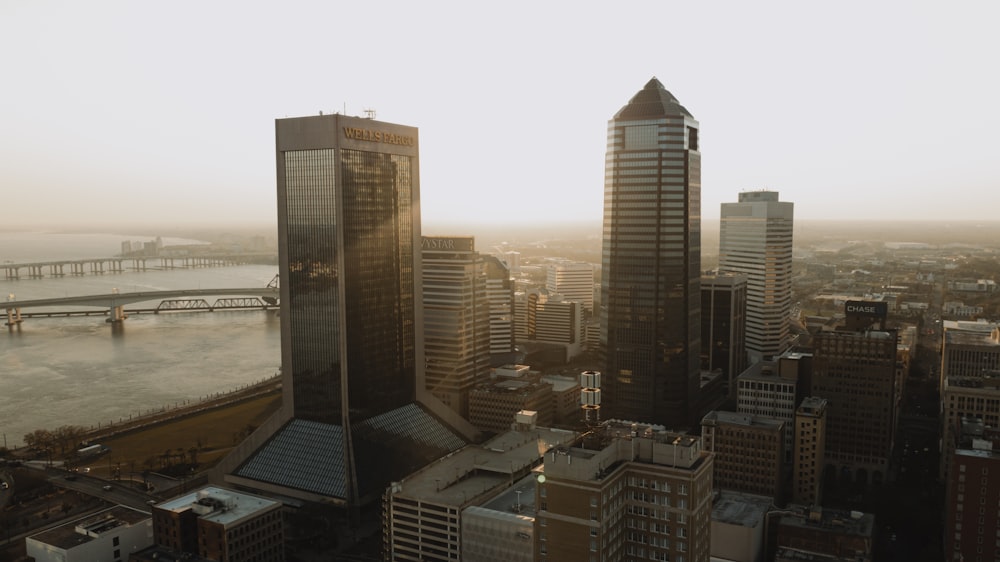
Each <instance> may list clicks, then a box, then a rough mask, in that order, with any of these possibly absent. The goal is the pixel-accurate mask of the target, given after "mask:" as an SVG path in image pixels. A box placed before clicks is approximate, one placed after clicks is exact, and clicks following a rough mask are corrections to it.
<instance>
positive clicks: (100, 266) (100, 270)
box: [90, 261, 104, 275]
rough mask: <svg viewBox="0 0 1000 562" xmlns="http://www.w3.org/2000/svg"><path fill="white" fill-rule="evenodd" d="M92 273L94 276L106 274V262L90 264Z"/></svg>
mask: <svg viewBox="0 0 1000 562" xmlns="http://www.w3.org/2000/svg"><path fill="white" fill-rule="evenodd" d="M90 272H91V273H93V274H94V275H103V274H104V262H102V261H92V262H90Z"/></svg>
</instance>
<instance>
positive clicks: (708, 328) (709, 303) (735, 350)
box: [701, 273, 747, 398]
mask: <svg viewBox="0 0 1000 562" xmlns="http://www.w3.org/2000/svg"><path fill="white" fill-rule="evenodd" d="M746 311H747V280H746V277H745V276H743V275H739V274H734V273H713V274H708V275H703V276H702V277H701V369H702V370H703V371H715V370H716V369H718V370H720V371H722V375H723V376H724V377H725V380H726V394H727V395H728V396H729V397H730V398H736V377H737V376H739V374H740V373H742V372H743V371H744V370H745V369H746V366H747V350H746V344H745V341H746V334H745V330H746Z"/></svg>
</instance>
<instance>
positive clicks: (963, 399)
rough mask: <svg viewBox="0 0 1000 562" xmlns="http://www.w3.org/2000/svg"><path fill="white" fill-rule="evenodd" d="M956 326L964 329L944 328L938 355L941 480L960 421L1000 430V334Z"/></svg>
mask: <svg viewBox="0 0 1000 562" xmlns="http://www.w3.org/2000/svg"><path fill="white" fill-rule="evenodd" d="M949 324H950V323H949ZM970 324H971V325H970ZM956 325H961V326H963V327H952V326H950V325H946V328H945V331H944V342H943V347H942V351H941V356H942V359H941V407H942V412H941V424H942V427H941V440H942V449H941V465H940V477H941V479H942V480H946V479H947V477H948V467H949V466H951V456H952V453H953V452H954V450H955V448H956V446H957V443H958V441H959V436H960V434H961V430H962V422H963V421H965V420H979V421H981V422H982V423H983V424H985V425H987V426H990V427H1000V330H998V329H996V328H992V329H989V330H988V331H987V330H986V328H987V327H989V326H990V325H988V324H977V323H970V322H963V323H958V324H956ZM977 328H978V329H977Z"/></svg>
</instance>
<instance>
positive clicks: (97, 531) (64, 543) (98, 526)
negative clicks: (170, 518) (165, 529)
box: [29, 505, 152, 550]
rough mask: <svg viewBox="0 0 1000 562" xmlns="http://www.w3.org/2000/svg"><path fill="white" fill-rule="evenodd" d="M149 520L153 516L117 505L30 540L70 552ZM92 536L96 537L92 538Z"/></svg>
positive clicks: (54, 528) (42, 533)
mask: <svg viewBox="0 0 1000 562" xmlns="http://www.w3.org/2000/svg"><path fill="white" fill-rule="evenodd" d="M149 520H152V516H151V515H150V514H148V513H145V512H143V511H139V510H137V509H132V508H131V507H127V506H124V505H116V506H114V507H111V508H108V509H106V510H104V511H101V512H98V513H96V514H93V515H90V516H88V517H84V518H81V519H77V520H75V521H72V522H70V523H66V524H65V525H60V526H58V527H53V528H52V529H49V530H47V531H42V532H41V533H38V534H37V535H32V536H30V537H29V538H30V539H32V540H35V541H38V542H40V543H44V544H47V545H51V546H54V547H56V548H60V549H63V550H69V549H71V548H73V547H75V546H79V545H81V544H85V543H88V542H90V541H94V540H97V538H98V537H100V536H101V535H103V534H105V533H108V532H110V531H113V530H114V529H117V528H119V527H131V526H133V525H136V524H139V523H141V522H143V521H149ZM87 533H90V534H87ZM91 534H93V535H96V536H91Z"/></svg>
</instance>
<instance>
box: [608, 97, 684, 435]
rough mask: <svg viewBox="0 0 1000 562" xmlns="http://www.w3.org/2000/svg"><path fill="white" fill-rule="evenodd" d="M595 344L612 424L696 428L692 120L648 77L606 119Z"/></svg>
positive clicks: (672, 98)
mask: <svg viewBox="0 0 1000 562" xmlns="http://www.w3.org/2000/svg"><path fill="white" fill-rule="evenodd" d="M602 266H603V268H602V272H601V297H602V298H601V303H602V304H601V339H602V342H601V343H602V349H603V350H604V353H605V371H604V386H603V390H604V404H603V408H604V409H605V411H606V413H607V415H609V416H610V417H616V418H622V419H629V420H634V421H637V422H646V423H655V424H663V425H665V426H667V427H670V428H681V427H687V426H690V425H692V424H694V423H696V422H697V419H698V418H699V412H697V411H695V410H696V406H695V405H696V404H697V394H698V389H699V353H700V339H701V327H700V310H699V307H700V299H701V295H700V291H701V288H700V287H701V284H700V275H701V271H700V270H701V153H700V152H698V122H697V121H696V120H695V119H694V117H692V115H691V114H690V113H689V112H688V110H686V109H684V107H683V106H681V104H680V103H679V102H678V101H677V98H675V97H674V96H672V95H671V94H670V92H668V91H667V90H666V89H664V87H663V85H662V84H661V83H660V82H659V80H657V79H656V78H653V79H652V80H650V81H649V83H647V84H646V86H645V87H644V88H643V89H642V90H641V91H640V92H639V93H637V94H636V95H635V96H634V97H633V98H632V99H631V100H630V101H629V102H628V103H627V104H626V105H625V106H624V107H622V108H621V110H620V111H618V113H616V114H615V116H614V118H612V119H611V121H609V122H608V151H607V156H606V158H605V172H604V249H603V259H602Z"/></svg>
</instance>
